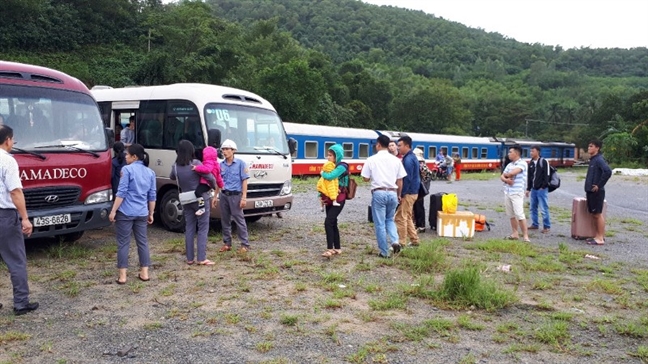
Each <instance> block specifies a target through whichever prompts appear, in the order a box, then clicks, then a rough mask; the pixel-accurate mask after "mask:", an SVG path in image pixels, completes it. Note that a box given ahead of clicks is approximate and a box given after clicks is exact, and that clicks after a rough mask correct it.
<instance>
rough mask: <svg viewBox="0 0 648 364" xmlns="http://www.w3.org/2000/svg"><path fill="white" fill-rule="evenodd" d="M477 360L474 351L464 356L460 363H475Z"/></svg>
mask: <svg viewBox="0 0 648 364" xmlns="http://www.w3.org/2000/svg"><path fill="white" fill-rule="evenodd" d="M476 362H477V358H476V357H475V355H474V354H473V353H470V354H468V355H466V356H464V357H463V358H461V360H459V362H458V363H459V364H473V363H476Z"/></svg>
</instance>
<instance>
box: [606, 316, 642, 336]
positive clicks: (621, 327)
mask: <svg viewBox="0 0 648 364" xmlns="http://www.w3.org/2000/svg"><path fill="white" fill-rule="evenodd" d="M614 330H615V331H616V332H617V334H619V335H623V336H630V337H634V338H644V337H648V316H644V317H642V318H641V319H639V321H637V322H623V323H618V324H616V325H614Z"/></svg>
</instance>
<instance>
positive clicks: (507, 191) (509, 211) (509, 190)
mask: <svg viewBox="0 0 648 364" xmlns="http://www.w3.org/2000/svg"><path fill="white" fill-rule="evenodd" d="M521 156H522V147H520V146H519V145H517V144H515V145H513V146H511V147H510V148H509V152H508V157H509V159H510V160H511V162H510V163H509V164H508V165H507V166H506V168H504V173H502V175H501V176H500V180H501V181H502V182H504V205H505V206H506V215H507V216H508V217H509V218H510V219H511V234H510V235H509V236H507V237H506V239H507V240H518V239H519V238H520V235H519V233H518V225H519V227H520V228H521V229H522V234H523V237H524V241H525V242H527V243H530V242H531V241H530V240H529V232H528V229H527V224H526V217H525V216H524V193H525V189H526V179H527V163H526V162H525V161H523V160H522V158H521Z"/></svg>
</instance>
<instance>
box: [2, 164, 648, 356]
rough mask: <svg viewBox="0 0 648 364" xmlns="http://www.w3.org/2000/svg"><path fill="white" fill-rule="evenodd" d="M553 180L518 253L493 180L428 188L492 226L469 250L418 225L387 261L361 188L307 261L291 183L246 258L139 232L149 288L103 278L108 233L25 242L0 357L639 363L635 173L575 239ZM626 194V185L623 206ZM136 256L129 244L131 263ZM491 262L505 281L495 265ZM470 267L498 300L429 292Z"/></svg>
mask: <svg viewBox="0 0 648 364" xmlns="http://www.w3.org/2000/svg"><path fill="white" fill-rule="evenodd" d="M562 177H563V186H562V187H561V189H560V190H558V191H557V192H556V193H552V194H551V198H550V202H551V205H552V213H553V214H554V220H553V221H554V222H553V224H554V226H552V232H551V234H548V235H542V234H539V233H538V234H534V235H533V236H532V240H533V243H532V244H531V245H524V244H522V243H508V242H504V241H503V240H501V239H499V238H501V237H503V236H504V235H505V232H506V227H507V223H506V219H505V218H504V216H503V212H502V211H501V207H502V203H501V201H502V196H501V191H500V189H499V183H498V182H497V181H496V180H492V179H491V180H486V181H479V180H476V178H473V179H472V180H470V179H469V178H468V177H467V178H466V180H464V181H460V182H456V183H453V184H446V183H443V182H437V183H435V184H433V187H432V192H435V191H441V190H444V191H446V192H457V193H458V194H459V199H460V206H461V208H462V209H467V210H472V211H475V212H477V211H479V212H480V213H485V214H486V215H487V216H488V217H489V220H490V221H492V222H494V223H495V228H494V230H493V231H491V232H490V233H488V232H485V233H481V234H479V235H477V236H476V237H475V238H474V239H473V240H472V241H462V240H460V239H438V238H436V237H435V236H434V235H433V234H432V233H430V232H429V231H428V232H426V233H424V234H423V235H422V236H423V241H424V242H423V246H422V247H420V248H417V249H406V250H405V252H404V253H402V254H401V256H398V257H396V258H394V259H389V260H379V259H378V258H376V257H375V255H376V253H377V250H376V247H375V242H374V239H373V230H372V227H371V225H369V224H368V223H366V215H367V210H366V206H367V205H368V201H369V193H368V191H367V187H366V186H364V185H362V184H361V186H360V188H359V190H358V192H359V194H358V196H357V197H356V199H354V200H353V201H349V202H348V203H347V206H346V207H345V209H344V211H343V213H342V215H341V217H340V222H341V223H340V228H341V232H342V236H343V250H344V252H343V254H342V255H341V256H337V257H335V258H333V259H330V260H328V259H323V258H321V257H320V256H319V254H320V253H321V252H322V251H323V250H324V247H325V243H324V229H323V220H324V215H323V213H321V212H320V211H319V206H318V205H317V203H316V200H315V193H314V192H313V186H314V184H315V181H314V180H312V181H308V182H296V187H295V191H296V199H295V207H294V210H293V211H291V212H290V213H288V214H285V215H284V218H283V219H278V218H276V217H272V218H264V219H262V220H261V221H259V222H258V223H255V224H253V225H252V226H251V228H250V235H251V242H252V244H253V250H252V251H251V252H250V253H248V254H247V255H239V254H236V253H225V254H218V253H216V251H217V249H218V248H219V247H220V243H219V241H220V236H219V235H218V233H216V232H213V233H212V237H211V238H210V240H211V243H210V244H209V247H208V249H209V258H210V259H212V260H215V261H216V263H217V264H216V265H215V266H212V267H203V266H200V267H199V266H188V265H186V264H184V256H183V251H184V241H183V237H182V236H181V235H179V234H174V233H169V232H166V231H164V230H162V229H160V228H159V227H152V228H151V229H150V244H151V250H152V260H153V262H154V267H153V270H152V272H151V276H152V280H151V281H150V282H148V283H144V282H140V281H139V280H137V279H136V274H137V272H136V271H135V270H131V271H130V273H129V282H128V284H126V285H124V286H119V285H117V284H115V283H114V280H115V278H116V269H115V259H116V258H115V257H116V248H115V244H114V235H113V231H112V229H110V228H109V229H104V230H96V231H92V232H90V233H88V234H86V236H84V238H83V239H82V240H81V241H80V242H78V243H77V244H67V245H60V244H58V243H55V242H47V241H46V242H39V243H38V244H33V245H31V246H30V247H29V249H28V250H29V252H28V259H29V273H30V285H31V290H32V297H33V299H34V300H37V301H39V302H40V304H41V308H40V309H39V310H38V311H36V312H34V313H33V314H29V315H25V316H21V317H14V316H13V315H12V314H11V299H10V297H11V286H10V283H9V279H8V273H7V272H6V268H4V269H3V271H4V278H2V279H0V298H1V299H2V303H4V305H5V308H4V309H3V310H0V362H6V363H113V362H119V363H123V362H128V363H194V362H195V363H198V362H207V363H343V362H352V363H372V362H373V363H457V362H462V363H473V362H474V363H503V362H524V363H540V362H545V363H559V362H560V363H582V362H592V363H612V362H626V363H640V362H642V360H643V361H644V362H645V361H646V360H648V347H647V346H648V344H646V343H647V342H648V341H647V340H648V314H647V312H648V266H647V264H646V261H648V259H646V257H647V256H648V252H647V250H648V249H647V248H646V245H645V240H646V237H647V235H646V234H647V233H646V225H647V224H648V222H647V220H648V219H646V206H647V205H648V201H647V199H648V193H646V191H648V190H647V188H648V179H646V178H636V179H635V178H613V179H612V180H611V182H610V185H609V187H608V196H609V197H608V204H609V209H608V214H609V215H608V217H609V218H608V221H609V224H608V239H609V240H610V243H609V244H608V245H606V246H604V247H588V246H587V245H585V244H583V243H582V242H580V241H574V240H572V239H570V238H569V218H570V215H569V211H570V209H571V202H570V201H571V196H572V195H577V194H579V193H580V189H582V180H579V179H580V178H581V177H580V174H579V173H564V174H563V176H562ZM627 191H634V192H633V193H632V196H633V197H632V198H629V197H628V192H627ZM235 246H236V243H235ZM587 254H590V255H593V256H595V257H598V258H601V259H590V258H586V257H585V256H586V255H587ZM135 259H136V253H135V250H134V249H133V250H132V252H131V264H133V263H135V262H136V260H135ZM505 264H510V265H511V268H512V269H511V272H509V273H506V272H502V271H500V270H498V269H497V268H498V267H499V266H501V265H505ZM471 268H475V269H477V270H478V271H479V276H480V278H481V279H482V280H486V281H487V282H492V284H493V286H495V287H496V288H497V289H498V290H497V291H492V292H499V294H501V295H502V296H501V297H500V296H498V297H495V298H493V297H490V298H484V297H481V296H480V297H481V298H479V299H477V301H475V302H476V303H475V304H471V305H463V306H462V305H460V304H458V303H457V302H456V301H452V300H447V299H443V298H441V297H440V296H439V293H438V292H440V291H441V288H442V285H443V281H444V277H445V276H446V274H447V273H448V272H449V271H451V270H453V269H464V270H469V269H471ZM484 289H485V290H486V291H488V289H487V288H484ZM488 292H491V291H488ZM502 292H508V294H510V297H513V299H512V300H511V301H510V302H509V301H507V299H505V298H502V297H504V296H505V294H504V293H502ZM498 300H500V301H498ZM491 301H492V302H505V304H504V305H503V306H504V308H499V309H493V310H484V309H481V308H479V307H477V306H479V305H480V304H482V303H485V302H491ZM475 305H477V306H475ZM471 306H473V307H471ZM129 349H130V350H129ZM120 355H123V356H120Z"/></svg>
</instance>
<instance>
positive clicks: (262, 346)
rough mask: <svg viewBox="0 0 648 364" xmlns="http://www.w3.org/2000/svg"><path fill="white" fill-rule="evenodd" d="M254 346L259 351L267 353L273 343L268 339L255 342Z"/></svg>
mask: <svg viewBox="0 0 648 364" xmlns="http://www.w3.org/2000/svg"><path fill="white" fill-rule="evenodd" d="M254 347H255V348H256V349H257V351H258V352H260V353H267V352H268V351H270V350H272V348H273V347H274V344H273V343H271V342H269V341H262V342H259V343H257V344H256V345H255V346H254Z"/></svg>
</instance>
